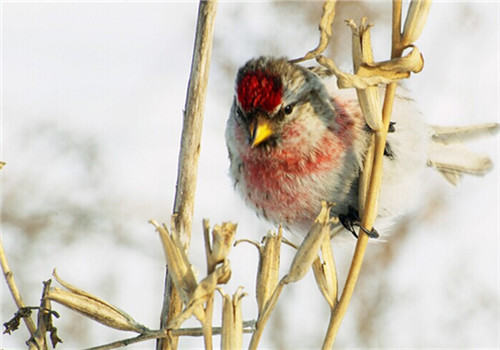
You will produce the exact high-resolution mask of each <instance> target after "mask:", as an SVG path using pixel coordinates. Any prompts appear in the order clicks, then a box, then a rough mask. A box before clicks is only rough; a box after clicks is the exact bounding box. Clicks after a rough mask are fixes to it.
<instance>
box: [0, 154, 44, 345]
mask: <svg viewBox="0 0 500 350" xmlns="http://www.w3.org/2000/svg"><path fill="white" fill-rule="evenodd" d="M4 164H5V163H4ZM0 165H1V164H0ZM0 264H1V265H2V271H3V275H4V277H5V281H6V282H7V286H8V287H9V290H10V294H11V295H12V298H13V299H14V302H15V303H16V306H17V308H18V309H22V308H24V307H26V305H25V304H24V302H23V298H22V297H21V293H19V289H17V285H16V282H15V281H14V273H13V272H12V270H11V269H10V267H9V264H8V262H7V256H6V255H5V251H4V249H3V243H2V238H1V237H0ZM23 320H24V323H25V324H26V327H28V330H29V332H30V334H31V336H32V337H33V336H34V335H35V332H36V326H35V322H34V321H33V319H32V318H31V316H29V315H28V316H25V317H23Z"/></svg>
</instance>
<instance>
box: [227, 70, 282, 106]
mask: <svg viewBox="0 0 500 350" xmlns="http://www.w3.org/2000/svg"><path fill="white" fill-rule="evenodd" d="M237 90H238V91H237V92H238V101H239V102H240V105H241V107H242V108H243V110H245V111H250V110H252V109H255V108H260V109H262V110H264V111H266V112H271V111H272V110H274V108H275V107H276V106H277V105H279V104H280V102H281V97H282V86H281V81H280V79H279V77H277V76H272V75H269V74H266V73H264V72H262V71H260V70H258V71H254V72H249V73H247V74H245V75H244V76H243V78H241V80H240V83H239V85H238V89H237Z"/></svg>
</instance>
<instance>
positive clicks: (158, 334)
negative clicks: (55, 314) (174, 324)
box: [85, 321, 255, 350]
mask: <svg viewBox="0 0 500 350" xmlns="http://www.w3.org/2000/svg"><path fill="white" fill-rule="evenodd" d="M254 324H255V321H245V322H243V326H244V328H243V333H253V331H254ZM212 332H213V334H214V335H220V334H221V333H222V327H212ZM169 333H170V335H168V334H167V332H166V331H165V330H157V331H150V332H147V333H144V334H141V335H139V336H137V337H131V338H126V339H121V340H117V341H114V342H112V343H108V344H104V345H99V346H94V347H91V348H87V349H85V350H109V349H116V348H120V347H124V346H127V345H130V344H134V343H139V342H143V341H147V340H151V339H164V338H166V337H168V336H174V337H180V336H185V337H201V336H203V328H202V327H193V328H178V329H173V330H171V331H170V332H169Z"/></svg>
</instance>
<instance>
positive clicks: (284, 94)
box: [226, 57, 491, 232]
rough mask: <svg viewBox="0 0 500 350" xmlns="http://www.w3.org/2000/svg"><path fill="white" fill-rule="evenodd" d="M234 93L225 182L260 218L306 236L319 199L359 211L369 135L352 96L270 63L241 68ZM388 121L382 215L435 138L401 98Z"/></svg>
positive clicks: (418, 171)
mask: <svg viewBox="0 0 500 350" xmlns="http://www.w3.org/2000/svg"><path fill="white" fill-rule="evenodd" d="M235 91H236V95H235V98H234V101H233V105H232V107H231V112H230V116H229V119H228V121H227V127H226V142H227V147H228V152H229V158H230V162H231V166H230V175H231V177H232V178H233V181H234V185H235V187H236V189H237V190H238V191H239V192H240V193H241V195H242V196H243V198H244V199H245V201H246V202H247V203H248V204H249V205H250V206H251V207H253V208H254V209H255V210H256V212H257V213H258V214H260V215H262V216H263V217H265V218H266V219H268V220H270V221H272V222H275V223H283V224H285V225H286V226H288V227H289V228H291V229H292V230H293V231H299V232H305V231H307V229H308V228H309V227H310V225H311V223H312V221H313V220H314V218H315V216H316V215H317V213H318V212H319V209H320V202H321V200H328V201H331V202H334V203H336V205H335V207H334V208H333V209H332V211H333V213H332V214H333V215H340V214H344V213H346V212H347V211H348V208H349V206H351V207H353V208H357V199H358V195H357V193H358V178H359V174H360V171H361V170H362V164H363V159H364V156H365V153H366V150H367V145H368V140H369V136H370V131H369V128H368V127H367V126H366V124H365V121H364V119H363V116H362V114H361V111H360V108H359V106H358V104H357V100H356V98H355V92H354V91H339V90H336V91H328V89H327V88H326V86H325V84H324V83H323V81H322V80H321V79H320V77H319V76H318V75H316V74H315V73H313V72H312V71H311V70H309V69H306V68H304V67H302V66H299V65H296V64H292V63H289V62H288V61H287V60H286V59H284V58H272V57H260V58H257V59H253V60H250V61H249V62H247V63H246V64H245V65H244V66H243V67H242V68H241V69H240V70H239V71H238V74H237V77H236V89H235ZM393 121H394V122H396V131H395V132H393V133H390V134H389V135H388V144H389V147H390V150H389V149H388V150H389V151H390V152H389V153H388V157H386V159H385V160H384V162H385V164H384V175H383V184H382V190H381V195H380V200H379V203H380V205H379V215H380V216H392V215H397V214H400V213H402V212H403V211H404V210H405V205H404V204H407V203H408V199H409V197H411V195H410V193H409V192H411V190H412V189H413V190H415V189H416V188H418V186H416V184H418V183H419V181H421V175H422V171H423V169H424V168H425V167H426V166H427V165H431V166H432V165H435V164H433V163H432V161H431V162H429V161H428V150H430V149H432V148H435V147H433V146H432V145H431V143H432V142H431V141H432V137H433V135H434V137H438V136H436V135H438V133H437V132H436V129H433V128H431V127H428V126H426V125H424V124H423V123H422V122H421V120H420V118H419V116H418V113H417V112H416V111H415V110H414V109H413V104H412V103H411V101H409V100H408V99H405V98H399V102H398V103H396V104H395V106H394V111H393ZM259 123H265V124H266V125H268V128H269V129H270V130H272V134H271V136H269V137H267V136H266V139H265V140H264V141H263V142H262V143H259V144H258V145H255V144H252V138H253V136H254V135H253V133H254V132H255V128H256V127H255V125H259ZM475 133H476V134H481V132H480V131H478V130H476V131H475ZM440 135H441V137H445V136H444V134H443V132H441V134H440ZM447 139H448V140H449V139H450V135H447ZM471 157H473V156H471ZM440 164H441V169H440V168H438V169H439V170H440V171H441V172H443V171H444V172H446V171H448V177H450V176H451V175H450V173H449V171H451V170H449V168H447V169H448V170H443V168H442V164H443V162H441V163H440ZM483 165H485V164H483ZM486 165H487V164H486ZM490 165H491V163H490ZM475 166H476V167H477V168H478V169H476V170H480V171H478V172H476V173H484V172H485V171H486V170H487V167H483V168H480V167H479V166H478V165H477V164H476V165H475ZM408 169H412V170H411V171H408ZM455 170H456V171H457V172H458V171H462V172H463V169H458V170H457V169H455ZM401 193H405V196H404V200H401V197H402V196H401ZM398 197H399V198H400V199H399V200H398Z"/></svg>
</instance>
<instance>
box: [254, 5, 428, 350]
mask: <svg viewBox="0 0 500 350" xmlns="http://www.w3.org/2000/svg"><path fill="white" fill-rule="evenodd" d="M328 2H329V1H328V0H327V1H326V2H325V5H324V6H323V19H322V21H321V22H322V23H323V22H328V23H330V24H331V23H332V22H333V17H334V15H335V9H334V4H332V5H331V6H328V5H327V4H328ZM429 9H430V0H413V1H411V3H410V6H409V9H408V14H407V16H406V21H405V25H404V30H403V33H401V15H402V4H401V0H393V14H392V51H391V60H389V61H385V62H379V63H374V62H373V53H372V47H371V39H370V26H369V25H368V24H367V20H366V18H363V19H362V20H361V24H360V25H359V26H358V25H356V23H355V22H354V21H353V20H348V21H347V24H348V25H349V26H350V27H351V30H352V34H353V36H352V51H353V52H352V53H353V65H354V73H355V74H348V73H344V72H342V71H340V70H339V69H338V68H337V65H336V64H335V63H334V62H333V60H332V59H329V58H326V57H324V56H321V53H322V51H324V50H325V49H326V46H327V44H328V43H327V42H326V43H325V42H324V38H329V37H330V36H331V32H330V31H328V30H326V29H325V28H322V27H321V26H320V31H321V40H320V45H319V46H318V48H317V49H314V50H312V51H310V52H308V53H307V54H306V55H305V56H304V57H303V59H298V60H294V61H295V62H298V61H301V60H305V59H310V58H316V60H317V61H318V63H320V64H321V65H323V66H324V67H326V68H327V69H328V70H329V71H330V74H333V75H335V76H336V77H337V85H338V87H339V88H348V87H355V88H356V92H357V95H358V101H359V104H360V107H361V109H362V111H363V115H364V117H365V119H366V122H367V124H368V125H369V126H370V127H371V129H372V130H373V131H374V137H372V140H371V141H372V142H371V145H370V146H369V150H368V153H367V157H366V159H365V165H364V170H363V174H362V175H361V183H360V191H359V208H360V214H361V216H362V220H361V227H363V228H364V230H361V229H360V232H359V238H358V241H357V244H356V249H355V252H354V256H353V259H352V262H351V267H350V270H349V274H348V276H347V280H346V283H345V285H344V289H343V291H342V294H341V297H340V300H339V302H338V304H336V305H334V306H332V302H331V301H330V299H329V298H328V297H327V295H328V293H326V292H325V291H324V290H323V289H321V291H322V293H323V295H324V296H325V297H326V298H327V300H328V301H329V303H330V306H332V308H331V310H332V313H331V317H330V323H329V325H328V330H327V334H326V336H325V339H324V342H323V349H331V348H332V347H333V343H334V342H335V337H336V335H337V332H338V329H339V327H340V324H341V322H342V319H343V317H344V315H345V313H346V311H347V307H348V305H349V302H350V299H351V297H352V294H353V292H354V287H355V285H356V282H357V279H358V276H359V273H360V270H361V266H362V263H363V258H364V255H365V251H366V245H367V242H368V235H367V234H366V232H370V231H371V230H372V228H373V224H374V222H375V218H376V217H377V200H378V195H379V192H380V185H381V179H382V163H383V162H382V161H383V156H384V150H385V143H386V137H387V132H388V128H389V123H390V120H391V113H392V105H393V101H394V96H395V91H396V84H397V83H396V82H397V81H398V80H399V79H403V78H408V77H409V76H410V73H411V72H414V73H417V72H420V71H421V70H422V68H423V57H422V55H421V54H420V52H419V51H418V49H417V48H416V47H414V46H413V42H414V41H416V40H417V39H418V37H419V35H420V34H421V32H422V30H423V27H424V25H425V22H426V19H427V15H428V12H429ZM410 46H411V47H412V50H411V51H410V53H409V54H408V55H406V56H405V57H401V55H402V53H403V50H404V49H405V48H407V47H410ZM381 83H383V84H388V85H387V87H386V91H385V97H384V103H383V107H382V110H380V102H379V101H380V100H379V95H378V88H377V87H376V85H378V84H381ZM365 230H366V232H365ZM315 271H316V274H317V271H319V266H318V264H317V266H316V268H315ZM317 280H321V278H318V277H317ZM325 284H326V283H325ZM330 285H331V283H330ZM257 329H258V328H257Z"/></svg>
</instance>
